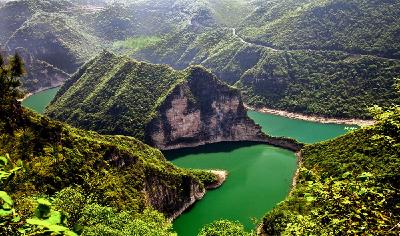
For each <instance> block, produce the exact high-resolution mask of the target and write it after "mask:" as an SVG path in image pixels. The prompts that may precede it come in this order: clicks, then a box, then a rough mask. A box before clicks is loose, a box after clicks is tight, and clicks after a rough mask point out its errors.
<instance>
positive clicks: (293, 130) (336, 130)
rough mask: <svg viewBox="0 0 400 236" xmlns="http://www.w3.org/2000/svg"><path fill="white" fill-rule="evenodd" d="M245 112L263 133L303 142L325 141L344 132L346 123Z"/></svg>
mask: <svg viewBox="0 0 400 236" xmlns="http://www.w3.org/2000/svg"><path fill="white" fill-rule="evenodd" d="M247 114H248V115H249V116H250V118H252V119H253V120H254V121H255V122H256V123H257V124H259V125H261V127H262V130H263V131H264V132H265V133H267V134H269V135H271V136H276V137H279V136H285V137H290V138H294V139H296V140H298V141H300V142H303V143H316V142H320V141H325V140H328V139H332V138H336V137H338V136H340V135H343V134H345V133H346V130H345V127H346V125H338V124H322V123H316V122H311V121H304V120H297V119H290V118H287V117H283V116H278V115H272V114H264V113H260V112H256V111H248V112H247ZM351 127H357V126H351Z"/></svg>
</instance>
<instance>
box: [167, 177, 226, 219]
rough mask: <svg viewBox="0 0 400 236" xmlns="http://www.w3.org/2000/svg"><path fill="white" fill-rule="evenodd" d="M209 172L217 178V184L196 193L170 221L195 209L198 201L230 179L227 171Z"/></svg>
mask: <svg viewBox="0 0 400 236" xmlns="http://www.w3.org/2000/svg"><path fill="white" fill-rule="evenodd" d="M208 172H210V173H213V174H214V175H216V176H217V181H216V182H215V183H212V184H210V185H208V186H204V189H203V191H201V192H195V194H194V195H193V196H192V197H191V199H190V201H189V202H188V203H186V204H184V205H183V206H182V207H181V208H180V209H179V210H177V211H176V212H175V213H174V214H172V215H171V216H170V217H168V219H167V220H168V221H169V222H172V221H174V220H175V219H176V218H178V217H179V216H180V215H182V214H183V213H184V212H185V211H187V210H188V209H190V208H191V207H193V205H194V204H196V203H197V202H198V201H200V200H201V199H202V198H203V197H204V196H205V195H206V194H207V192H208V191H209V190H214V189H217V188H219V187H221V185H222V184H223V183H225V181H226V178H227V177H228V172H227V171H226V170H208Z"/></svg>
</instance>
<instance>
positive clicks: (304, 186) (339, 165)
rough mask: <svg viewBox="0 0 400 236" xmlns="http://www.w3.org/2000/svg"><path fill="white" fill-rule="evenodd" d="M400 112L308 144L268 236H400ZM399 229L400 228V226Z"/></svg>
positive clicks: (270, 219)
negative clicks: (272, 235) (280, 234)
mask: <svg viewBox="0 0 400 236" xmlns="http://www.w3.org/2000/svg"><path fill="white" fill-rule="evenodd" d="M399 137H400V109H399V107H396V108H393V109H392V110H391V111H390V112H387V113H384V114H382V115H380V118H379V121H378V123H377V124H376V125H374V126H371V127H366V128H363V129H360V130H357V131H353V132H351V133H350V134H347V135H345V136H342V137H339V138H337V139H334V140H331V141H327V142H323V143H320V144H315V145H310V146H307V147H306V148H305V149H304V150H303V151H302V154H303V166H302V168H301V170H300V177H299V180H298V184H297V186H296V187H295V189H294V191H293V193H292V195H291V196H290V197H289V198H288V199H287V200H286V201H284V202H282V203H281V204H280V205H278V207H277V208H276V209H274V210H273V211H272V212H270V213H269V214H267V215H266V216H265V218H264V220H263V228H264V230H265V231H266V232H267V233H268V234H279V233H283V234H284V235H287V234H291V235H304V234H317V235H324V234H372V235H397V233H396V232H398V228H396V224H398V222H399V220H400V219H399V216H400V214H399V213H400V208H399V207H400V202H399V199H400V196H399V188H400V186H399V182H398V180H399V178H400V175H399V173H398V169H399V168H400V159H399V156H400V139H399ZM397 227H398V226H397Z"/></svg>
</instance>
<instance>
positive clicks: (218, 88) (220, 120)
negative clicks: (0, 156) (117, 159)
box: [145, 67, 265, 150]
mask: <svg viewBox="0 0 400 236" xmlns="http://www.w3.org/2000/svg"><path fill="white" fill-rule="evenodd" d="M158 113H159V115H158V117H156V118H155V119H153V120H152V121H151V122H150V123H149V124H148V126H147V127H146V132H145V134H146V142H147V143H149V144H151V145H153V146H155V147H157V148H159V149H163V150H166V149H177V148H184V147H194V146H199V145H203V144H207V143H217V142H223V141H263V140H264V137H265V135H264V134H263V133H262V132H261V127H260V126H258V125H256V124H255V123H254V122H253V121H252V120H251V119H249V118H248V117H247V113H246V109H245V108H244V106H243V102H242V99H241V97H240V94H239V92H238V91H237V90H235V89H233V88H231V87H229V86H227V85H225V84H222V83H218V81H216V78H215V77H214V76H213V75H212V74H211V73H209V72H207V71H205V70H204V69H202V68H201V67H194V68H192V69H191V72H190V75H189V79H188V80H187V81H185V83H183V84H180V85H178V86H176V87H175V88H174V89H173V91H172V92H171V93H170V94H169V95H168V96H167V98H166V99H165V100H164V102H163V103H162V105H161V106H160V107H159V108H158Z"/></svg>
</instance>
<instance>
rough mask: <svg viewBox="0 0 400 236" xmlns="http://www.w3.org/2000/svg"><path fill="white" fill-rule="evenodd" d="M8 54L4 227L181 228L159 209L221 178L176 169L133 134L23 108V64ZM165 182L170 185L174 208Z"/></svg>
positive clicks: (1, 196) (0, 227)
mask: <svg viewBox="0 0 400 236" xmlns="http://www.w3.org/2000/svg"><path fill="white" fill-rule="evenodd" d="M0 58H1V57H0ZM9 61H10V62H9V64H3V61H2V60H0V62H1V66H0V68H1V69H0V85H1V86H0V88H2V93H0V96H1V97H0V99H1V103H0V104H1V111H2V112H1V116H0V131H1V132H0V153H1V154H0V205H1V208H0V213H1V215H0V234H1V235H19V234H34V235H50V234H51V235H75V233H79V234H82V235H127V234H128V235H135V234H137V235H155V234H157V235H175V234H174V233H173V232H172V231H171V224H170V223H168V222H167V221H166V220H165V218H164V216H163V215H162V214H161V213H160V212H157V211H155V210H154V208H156V209H157V207H159V208H158V209H157V210H159V211H161V212H163V213H165V214H166V215H171V214H172V213H173V211H174V210H177V209H176V207H179V205H182V204H181V203H182V202H183V201H185V198H188V197H189V194H190V190H189V189H190V188H191V186H193V185H198V186H199V188H203V184H202V182H201V180H204V181H210V180H212V179H213V178H215V177H211V176H210V175H211V174H209V173H208V172H203V171H200V170H197V171H195V172H193V173H192V172H191V171H188V170H184V169H180V168H176V167H174V166H173V165H172V164H170V163H169V162H167V161H166V159H165V158H164V157H163V155H162V154H161V152H160V151H158V150H156V149H153V148H151V147H149V146H147V145H145V144H143V143H142V142H140V141H138V140H136V139H134V138H130V137H124V136H102V135H99V134H97V133H95V132H92V131H83V130H78V129H75V128H72V127H70V126H68V125H65V124H63V123H59V122H55V121H52V120H50V119H48V118H46V117H42V116H39V115H38V114H35V113H32V112H30V111H28V110H25V109H23V108H22V107H21V105H20V103H19V102H17V101H16V98H17V97H18V96H19V92H18V89H17V88H18V86H19V81H18V77H20V76H22V75H23V73H24V70H23V63H22V61H21V60H20V58H19V57H18V56H15V57H13V58H10V60H9ZM197 176H199V177H197ZM159 188H162V189H163V191H166V192H165V193H168V191H170V195H169V196H170V197H174V198H175V199H174V201H173V204H175V208H174V205H168V204H171V202H170V201H165V202H164V200H163V198H164V197H165V196H161V195H159V193H158V192H157V191H156V192H155V191H154V189H159ZM150 202H151V203H154V202H158V203H159V204H156V205H155V206H153V205H151V204H150ZM153 207H154V208H153Z"/></svg>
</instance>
